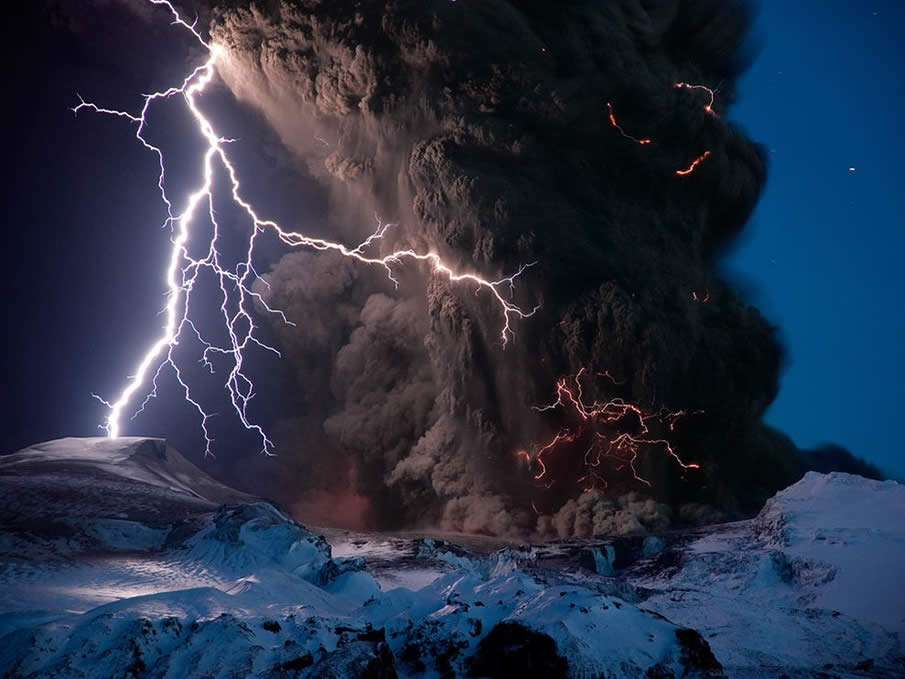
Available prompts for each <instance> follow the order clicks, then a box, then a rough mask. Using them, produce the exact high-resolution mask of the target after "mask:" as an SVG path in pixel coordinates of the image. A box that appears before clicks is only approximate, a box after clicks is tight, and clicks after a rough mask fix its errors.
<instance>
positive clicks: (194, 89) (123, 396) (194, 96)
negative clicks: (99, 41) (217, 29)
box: [73, 0, 539, 455]
mask: <svg viewBox="0 0 905 679" xmlns="http://www.w3.org/2000/svg"><path fill="white" fill-rule="evenodd" d="M148 1H149V2H150V3H151V4H154V5H163V6H164V7H165V8H167V9H168V10H169V12H170V13H171V14H172V16H173V24H174V25H179V26H181V27H182V28H184V29H186V30H188V31H189V32H190V33H191V34H192V35H193V36H194V37H195V39H196V40H197V41H198V42H199V43H200V44H201V45H202V46H203V47H204V48H205V49H206V50H207V53H208V57H207V60H206V61H205V63H204V64H203V65H201V66H199V67H197V68H196V69H195V70H193V71H192V72H191V73H190V74H189V75H188V76H187V77H186V78H185V80H184V81H183V82H182V84H181V85H180V86H179V87H171V88H169V89H166V90H163V91H160V92H155V93H154V94H149V95H145V102H144V106H143V107H142V109H141V112H140V113H139V114H138V115H133V114H131V113H128V112H126V111H118V110H113V109H107V108H101V107H100V106H97V105H96V104H93V103H90V102H87V101H85V100H84V99H82V98H81V97H79V102H80V103H79V104H78V105H77V106H76V107H75V108H74V109H73V111H74V112H75V113H78V112H79V111H81V110H83V109H89V110H91V111H94V112H96V113H104V114H108V115H113V116H118V117H121V118H125V119H127V120H128V121H129V122H131V123H134V124H135V125H137V130H136V133H135V136H136V138H137V139H138V140H139V141H140V142H141V144H142V145H144V147H145V148H147V149H148V150H150V151H152V152H153V153H154V154H155V155H156V156H157V159H158V162H159V165H160V174H159V177H158V182H157V186H158V189H159V192H160V196H161V198H162V200H163V203H164V205H165V206H166V209H167V220H166V222H165V225H169V226H170V227H172V228H173V236H172V238H171V241H172V248H171V250H170V258H169V264H168V266H167V273H166V281H167V295H168V297H167V303H166V306H165V308H164V313H165V316H166V323H165V325H164V327H163V329H162V331H161V334H160V335H159V336H158V337H157V338H156V340H154V342H153V343H152V344H151V346H150V347H149V348H148V350H147V351H146V352H145V354H144V355H143V356H142V358H141V361H140V362H139V364H138V367H137V368H136V370H135V373H134V375H133V376H132V377H131V378H130V379H129V381H128V383H127V384H126V386H125V388H124V389H123V390H122V392H121V393H120V394H119V396H118V397H117V398H116V399H115V400H113V401H106V400H104V399H102V398H101V397H99V396H96V395H94V396H95V398H97V399H98V400H100V401H101V402H102V403H104V404H105V405H106V406H107V407H108V408H109V409H110V413H109V415H108V416H107V419H106V423H105V424H104V425H103V428H104V429H105V430H106V432H107V435H108V436H109V437H110V438H116V437H118V436H119V434H120V430H121V419H122V416H123V412H124V410H125V409H126V407H127V406H128V405H129V403H131V402H132V401H133V398H134V397H135V396H136V392H138V391H139V389H140V388H141V387H142V385H144V384H146V382H147V380H148V376H149V375H151V374H153V376H152V377H151V379H150V386H149V390H148V392H147V393H146V395H145V397H144V400H143V401H142V403H141V405H140V406H139V407H138V410H137V412H136V413H135V415H138V414H139V413H140V412H142V410H144V407H145V405H147V403H148V401H149V400H150V399H152V398H154V397H156V396H157V380H158V377H159V376H160V374H161V372H162V371H163V370H164V368H166V367H167V366H169V367H170V368H172V370H173V372H174V374H175V376H176V379H177V381H178V382H179V384H180V385H181V386H182V389H183V392H184V396H185V399H186V401H188V403H190V404H191V405H192V406H193V407H194V408H195V409H196V410H197V411H198V413H199V415H200V416H201V429H202V432H203V433H204V439H205V454H206V455H210V454H211V444H212V442H213V439H212V437H211V434H210V431H209V429H208V420H209V418H210V417H212V414H211V413H208V412H206V411H205V409H204V407H203V406H202V405H201V404H200V403H199V402H198V401H197V400H196V399H195V398H193V397H192V392H191V389H190V387H189V384H188V382H187V381H186V380H185V378H184V377H183V374H182V371H181V370H180V368H179V364H178V363H177V361H176V359H175V356H174V350H175V348H176V347H177V346H178V344H179V340H180V337H181V336H182V335H183V332H185V331H186V328H188V331H190V333H191V335H193V336H194V337H195V338H197V339H198V340H199V341H200V342H201V344H202V345H203V346H204V351H203V353H202V359H201V360H202V362H203V363H204V365H205V366H206V367H208V368H209V369H210V370H211V372H213V364H212V363H211V361H210V357H211V356H212V355H214V354H218V355H223V356H228V357H231V358H232V368H231V370H230V372H229V375H228V376H227V378H226V381H225V384H224V386H225V388H226V390H227V391H228V393H229V398H230V401H231V402H232V406H233V409H234V410H235V412H236V414H237V415H238V417H239V420H240V421H241V422H242V424H243V425H244V426H245V428H246V429H248V430H250V431H253V432H254V433H255V434H257V435H258V437H259V439H260V441H261V452H263V453H265V454H268V455H269V454H272V451H273V442H272V441H271V440H270V439H269V438H268V437H267V434H266V432H265V431H264V430H263V429H262V428H261V426H260V425H258V424H256V423H254V422H253V421H252V420H251V418H250V417H249V414H248V405H249V403H250V402H251V400H252V399H253V398H254V384H253V382H252V380H251V379H250V378H249V377H248V376H247V375H246V374H245V372H244V370H243V362H244V359H245V352H246V349H248V348H249V347H251V346H252V345H254V346H257V347H260V348H262V349H265V350H267V351H271V352H273V353H275V354H276V355H278V356H279V352H278V351H277V350H276V349H275V348H273V347H272V346H269V345H268V344H266V343H264V342H262V341H261V340H259V339H258V337H257V336H256V334H255V330H256V329H257V326H256V325H255V323H254V320H253V317H252V314H251V311H250V309H251V304H252V303H253V301H257V302H259V303H260V304H261V305H262V306H263V307H264V308H265V309H266V310H267V311H268V312H270V313H272V314H276V315H278V316H280V318H281V319H282V320H283V321H284V322H286V323H288V324H290V325H293V324H292V323H291V321H289V320H288V319H287V318H286V316H285V315H284V314H283V312H282V311H280V310H278V309H272V308H270V307H269V306H268V305H267V303H266V302H265V300H264V299H263V297H261V295H260V294H258V293H256V292H254V291H253V290H252V289H251V284H252V283H254V282H255V281H256V280H261V281H263V282H264V283H265V284H266V281H264V279H262V278H260V277H259V276H258V274H257V272H256V271H255V269H254V266H253V265H252V258H253V255H254V248H255V240H256V238H257V237H258V235H260V234H262V233H264V232H265V231H267V230H270V231H272V232H273V233H275V234H276V236H277V237H278V238H279V239H280V240H281V241H283V242H284V243H286V244H287V245H289V246H291V247H308V248H313V249H315V250H330V251H334V252H338V253H340V254H341V255H342V256H344V257H351V258H354V259H357V260H358V261H360V262H362V263H364V264H371V265H380V266H382V267H384V268H385V269H386V270H387V274H388V275H389V277H390V280H392V281H393V282H394V283H396V279H395V278H394V277H393V269H392V266H393V265H394V264H399V263H401V262H402V261H403V260H408V259H411V260H415V261H420V262H426V263H428V264H429V265H430V266H431V268H432V270H433V271H434V272H436V273H438V274H441V275H443V276H445V277H446V278H447V279H448V280H450V281H452V282H459V281H467V282H471V283H473V284H475V285H476V286H477V289H478V290H486V291H488V292H489V293H490V294H491V296H492V298H493V301H494V302H495V303H496V304H497V305H498V306H499V308H500V311H501V313H502V316H503V328H502V330H501V333H500V334H501V337H502V341H503V345H504V346H505V344H506V342H507V341H508V339H509V335H510V334H512V328H511V320H512V318H513V316H515V317H518V318H527V317H529V316H532V315H533V314H534V313H535V312H536V311H537V310H538V308H539V307H538V306H535V307H534V308H533V309H532V310H531V311H525V310H522V309H521V308H519V307H518V306H517V305H515V304H513V303H512V302H511V301H510V299H511V294H512V287H513V284H514V281H515V279H516V278H518V277H519V276H520V275H521V274H522V273H523V272H524V271H525V269H526V268H528V267H530V266H533V264H534V263H533V262H532V263H531V264H527V265H523V266H522V267H520V268H519V270H518V271H517V272H516V273H515V274H513V275H511V276H508V277H506V278H502V279H500V280H495V281H492V280H487V279H485V278H482V277H481V276H478V275H477V274H472V273H461V272H457V271H455V270H454V269H452V268H451V267H450V266H449V265H447V264H446V263H444V262H443V260H442V259H441V258H440V256H439V255H438V254H436V253H433V252H417V251H415V250H412V249H406V250H397V251H396V252H393V253H392V254H389V255H386V256H384V257H376V256H369V255H367V254H366V252H365V250H366V248H367V247H368V246H370V245H371V244H372V243H373V242H374V241H376V240H379V239H381V238H383V236H384V235H385V233H386V231H387V229H388V228H389V227H390V226H391V225H390V224H382V223H381V222H380V220H378V226H377V230H376V231H375V232H374V233H373V234H371V236H369V237H368V238H367V239H366V240H365V241H363V242H362V243H361V244H359V245H358V246H356V247H348V246H346V245H343V244H342V243H337V242H333V241H329V240H325V239H322V238H313V237H311V236H306V235H304V234H302V233H298V232H294V231H287V230H285V229H283V227H281V226H280V225H279V224H277V223H276V222H274V221H272V220H268V219H262V218H261V217H259V216H258V214H257V213H256V212H255V210H254V208H253V207H252V206H251V204H250V203H248V202H247V201H246V200H245V199H244V198H242V196H241V194H240V190H239V189H240V187H239V179H238V175H237V172H236V169H235V167H234V166H233V164H232V162H231V161H230V160H229V157H228V156H227V154H226V150H225V148H224V146H225V145H226V144H227V143H229V142H230V141H232V140H230V139H226V138H224V137H221V136H220V135H218V134H217V132H216V131H215V130H214V127H213V125H212V124H211V122H210V120H208V118H207V117H206V116H205V115H204V113H203V112H202V110H201V109H200V108H199V106H198V96H199V95H200V94H201V93H202V92H204V89H205V87H207V85H208V84H209V83H210V82H211V80H212V79H213V78H214V74H215V70H216V64H217V58H218V56H219V55H220V54H222V52H223V48H222V47H221V46H219V45H216V44H212V43H208V42H207V41H206V40H205V39H204V38H203V36H202V35H201V33H200V31H199V30H198V29H197V28H196V24H195V23H191V24H190V23H188V22H186V21H185V20H184V19H183V18H182V17H181V16H180V14H179V12H178V11H177V10H176V8H175V7H174V6H173V5H172V4H171V3H170V2H169V0H148ZM177 95H179V96H181V97H182V98H183V99H184V100H185V103H186V106H187V107H188V110H189V111H190V112H191V114H192V117H193V118H194V120H195V122H196V124H197V126H198V131H199V132H200V133H201V135H202V136H203V138H204V139H205V141H206V142H207V147H206V149H205V152H204V162H203V167H204V172H203V181H202V183H201V185H200V186H199V187H198V188H196V189H195V190H194V191H193V192H191V193H190V194H189V196H188V201H187V204H186V207H185V210H183V211H182V212H181V213H179V214H174V212H173V203H172V202H171V201H170V199H169V197H168V196H167V192H166V188H165V174H166V173H165V162H164V156H163V152H162V151H161V149H160V148H158V147H157V146H155V145H153V144H152V143H150V142H149V141H148V140H147V139H146V138H145V136H144V134H145V128H146V122H147V113H148V109H149V107H150V106H151V104H152V103H154V102H155V101H157V100H161V99H169V98H171V97H173V96H177ZM218 163H219V165H220V166H221V167H222V168H223V169H224V170H225V171H226V173H227V175H228V177H229V183H230V195H231V197H232V200H233V202H234V203H235V205H237V206H238V207H240V208H241V209H242V210H243V211H244V212H245V214H247V215H248V217H249V218H250V220H251V222H252V230H251V233H250V234H249V236H248V242H247V247H246V249H245V258H244V260H242V261H240V262H239V263H238V264H237V265H236V266H235V267H234V268H227V267H226V266H224V265H223V264H222V263H221V255H220V252H219V251H218V247H217V241H218V239H219V237H220V227H219V225H218V224H217V219H216V216H215V214H214V208H213V205H214V188H215V187H214V168H215V165H216V164H218ZM203 203H206V205H207V213H208V218H209V220H210V223H211V224H212V226H213V232H212V235H211V236H210V241H209V243H208V247H207V252H206V253H205V255H204V256H203V257H201V258H200V259H198V258H194V257H192V256H191V255H190V254H189V252H188V244H189V240H190V237H191V235H192V234H191V227H192V223H193V219H194V217H195V216H196V213H197V211H198V209H199V206H201V205H202V204H203ZM202 270H209V271H211V272H213V274H214V275H215V276H217V278H218V280H219V283H220V291H221V294H222V301H221V304H220V311H221V314H222V317H223V323H224V326H225V328H226V330H227V334H228V336H229V346H225V347H223V346H217V345H215V344H213V343H211V342H209V341H207V340H206V339H205V338H204V336H203V335H202V333H201V332H200V331H199V329H198V328H197V327H196V326H195V324H194V323H193V322H192V320H191V318H190V317H189V302H190V298H191V293H192V290H193V288H194V286H195V284H196V282H197V281H198V276H199V274H200V273H201V271H202ZM507 287H508V288H509V296H510V299H507V298H506V297H504V296H503V293H502V292H501V289H503V290H505V288H507ZM230 309H235V311H231V310H230ZM133 417H134V415H133Z"/></svg>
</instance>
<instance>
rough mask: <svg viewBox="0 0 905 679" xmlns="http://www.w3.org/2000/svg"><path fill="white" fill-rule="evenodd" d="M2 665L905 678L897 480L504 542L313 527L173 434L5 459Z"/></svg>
mask: <svg viewBox="0 0 905 679" xmlns="http://www.w3.org/2000/svg"><path fill="white" fill-rule="evenodd" d="M0 493H2V497H3V501H2V503H0V675H3V676H10V677H45V676H46V677H49V676H54V677H113V676H129V675H131V676H148V677H192V676H204V677H247V676H253V677H258V676H259V677H291V676H302V677H308V676H311V677H356V676H369V677H394V676H399V677H415V676H428V677H444V676H461V675H466V674H470V675H472V676H484V677H557V676H559V677H566V676H569V677H632V676H637V677H680V676H732V677H761V676H777V677H778V676H788V677H796V676H801V677H805V676H807V677H810V676H842V677H855V676H881V677H882V676H890V677H892V676H903V675H905V644H903V642H905V588H903V586H902V584H901V580H899V577H898V576H899V572H900V571H901V570H902V567H903V566H905V521H903V517H905V486H902V485H900V484H897V483H894V482H875V481H868V480H865V479H862V478H860V477H855V476H848V475H844V474H828V475H820V474H808V475H807V476H806V477H805V478H804V479H802V480H801V481H800V482H798V483H797V484H795V485H794V486H792V487H790V488H788V489H786V490H785V491H782V492H781V493H778V494H777V495H776V496H775V497H774V498H773V499H771V500H770V502H769V503H768V504H767V506H766V507H765V508H764V509H763V511H762V512H761V513H760V515H758V516H757V517H756V518H755V519H753V520H751V521H744V522H739V523H734V524H724V525H721V526H712V527H709V528H706V529H699V530H696V531H690V532H682V533H670V534H667V535H661V536H647V537H633V538H616V539H606V538H600V539H584V540H569V541H563V542H557V543H546V544H543V545H533V546H505V547H502V548H498V547H500V545H498V544H493V543H491V542H489V541H486V540H480V539H452V538H450V539H447V540H441V539H438V538H436V537H428V536H416V535H392V536H388V535H358V534H352V533H347V532H335V531H334V532H329V533H327V537H326V538H325V537H322V536H320V535H317V534H315V533H313V532H311V531H309V530H308V529H306V528H304V527H303V526H301V525H299V524H298V523H295V522H294V521H292V520H291V519H290V518H289V517H288V516H287V515H286V514H284V513H283V512H282V511H280V510H279V509H278V508H277V507H275V506H273V505H272V504H270V503H267V502H263V501H259V500H256V499H254V498H250V497H248V496H245V495H243V494H241V493H238V492H236V491H233V490H232V489H230V488H227V487H226V486H223V485H222V484H219V483H218V482H216V481H215V480H214V479H212V478H210V477H208V476H207V475H205V474H204V473H202V472H201V471H200V470H198V469H197V468H195V467H194V466H193V465H191V463H189V462H188V461H187V460H185V458H183V457H182V456H181V455H180V454H179V453H178V452H177V451H175V450H173V449H172V448H168V447H167V446H166V444H165V442H163V441H161V440H157V439H137V438H136V439H118V440H115V441H110V440H107V439H63V440H61V441H54V442H50V443H46V444H42V445H39V446H34V447H32V448H29V449H26V450H23V451H21V452H19V453H16V454H14V455H9V456H5V457H0Z"/></svg>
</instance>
